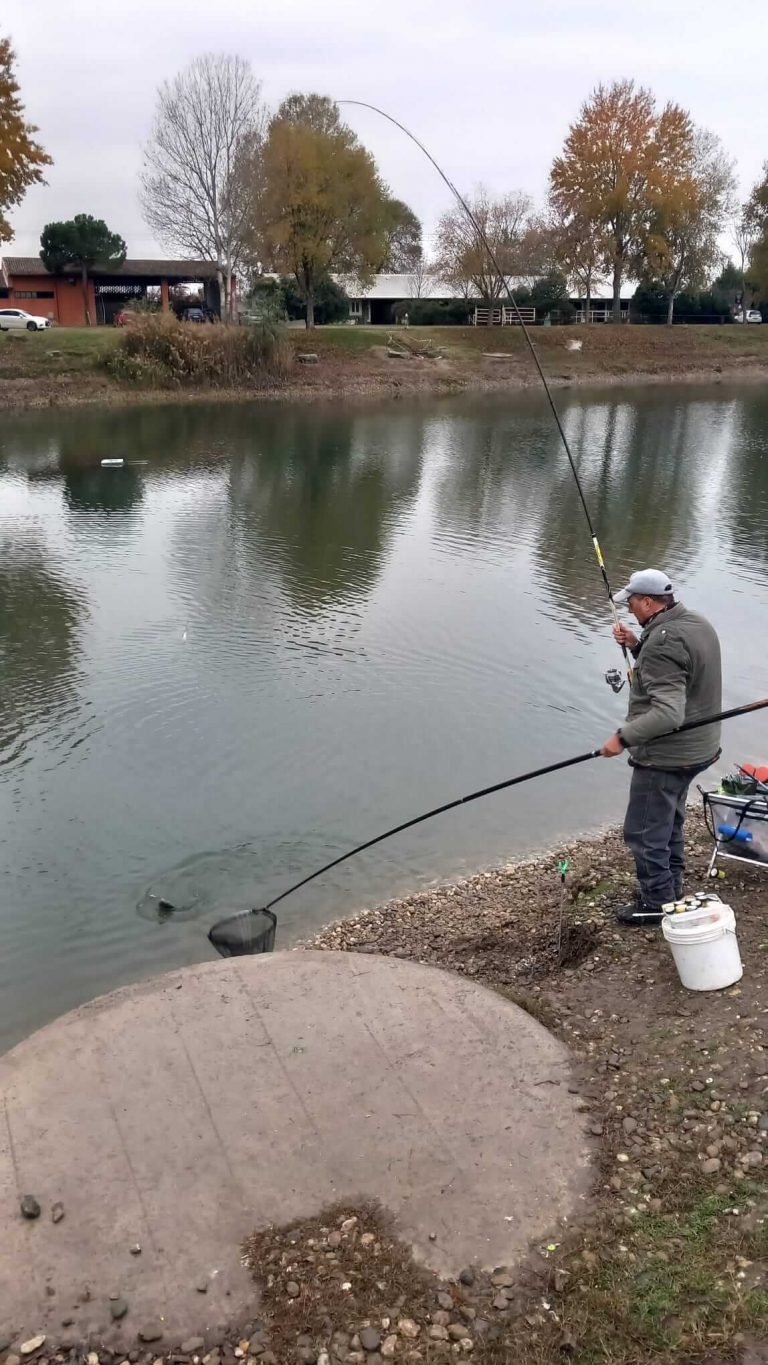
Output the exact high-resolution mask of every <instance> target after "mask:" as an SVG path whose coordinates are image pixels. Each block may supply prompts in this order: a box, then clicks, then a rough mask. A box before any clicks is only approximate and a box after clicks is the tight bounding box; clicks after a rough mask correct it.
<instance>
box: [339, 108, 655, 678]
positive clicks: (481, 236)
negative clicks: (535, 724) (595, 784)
mask: <svg viewBox="0 0 768 1365" xmlns="http://www.w3.org/2000/svg"><path fill="white" fill-rule="evenodd" d="M338 103H339V104H353V105H356V106H357V107H358V108H359V109H370V110H371V112H372V113H374V114H379V115H380V117H381V118H384V119H386V120H387V122H388V123H391V124H393V125H394V127H395V128H399V129H400V132H401V133H405V136H406V137H407V138H410V140H411V142H413V143H415V145H416V146H417V147H418V148H419V150H420V151H421V152H423V153H424V155H425V157H426V158H427V160H428V161H430V162H431V164H432V165H433V166H434V168H435V170H436V171H437V173H438V175H439V176H440V179H441V180H442V181H443V182H444V184H445V185H447V186H448V189H449V190H450V192H451V194H452V195H453V197H454V199H456V201H457V203H458V204H459V205H460V206H461V208H462V209H463V210H464V212H465V213H466V215H467V218H468V219H469V221H470V223H471V224H472V227H473V229H474V231H475V233H476V234H477V240H478V243H479V245H480V246H481V247H483V248H484V249H485V251H486V252H487V254H488V259H489V260H490V262H491V264H492V265H493V268H494V270H495V271H496V274H497V276H498V278H499V282H500V284H501V286H502V289H504V290H505V291H506V295H507V298H508V299H509V302H510V303H511V305H512V308H513V310H514V314H515V321H516V323H517V325H518V326H519V327H520V328H521V330H522V333H523V336H524V337H525V340H526V343H527V345H528V350H529V351H530V353H531V358H532V360H533V363H534V365H535V367H536V371H537V373H538V376H539V379H540V380H541V382H542V384H543V386H544V392H545V393H546V395H547V402H548V403H549V407H550V410H551V412H552V416H553V418H554V419H555V425H556V426H557V430H558V432H559V434H560V440H561V441H562V443H563V449H564V450H565V453H566V455H567V456H568V463H569V465H570V466H571V473H572V474H573V477H574V479H575V481H576V488H577V489H578V493H579V499H580V501H581V506H582V509H583V511H584V516H585V518H586V522H587V526H588V528H589V534H590V537H591V540H592V548H593V550H594V552H595V558H596V560H597V564H598V568H599V570H600V574H601V576H602V579H603V584H604V586H605V591H606V594H607V597H608V601H609V602H610V604H611V611H612V612H613V619H614V623H615V624H616V625H617V626H618V625H619V624H620V623H619V614H618V612H617V610H616V603H615V602H614V600H613V590H612V588H611V583H610V579H609V578H608V570H607V569H606V566H605V560H604V558H603V552H602V550H601V548H600V541H599V540H598V538H597V532H596V530H595V527H594V524H593V521H592V517H591V514H590V511H589V505H588V503H587V499H586V496H585V493H584V489H583V487H582V483H581V479H580V478H579V472H578V470H577V468H576V462H575V460H574V458H573V453H572V451H571V446H570V442H569V440H568V437H567V436H566V434H565V428H564V427H563V423H562V421H561V418H560V413H559V412H558V410H557V405H556V404H555V400H554V398H553V396H552V390H551V388H550V387H549V383H548V381H547V376H546V375H545V373H544V370H543V369H542V366H541V361H540V360H539V356H538V353H537V351H536V347H535V346H534V344H533V339H532V337H531V334H530V332H529V330H528V327H527V326H526V323H525V320H524V318H523V316H522V313H521V312H520V309H519V308H518V306H517V300H516V298H515V295H514V293H513V291H512V286H511V285H510V283H509V279H508V277H507V276H506V275H505V274H504V272H503V270H502V268H501V266H500V265H499V262H498V259H497V257H496V253H495V252H494V250H493V248H492V246H491V244H490V242H489V241H488V238H487V236H486V234H485V232H484V230H483V227H482V225H481V224H480V223H479V222H478V221H477V217H476V216H475V214H474V213H473V212H472V210H471V208H470V207H469V204H468V203H467V201H466V199H465V198H464V197H463V195H462V194H460V192H459V190H458V189H457V188H456V186H455V185H454V183H453V181H452V180H451V179H449V177H448V175H447V174H446V172H445V171H444V170H443V168H442V166H440V165H439V164H438V162H437V161H436V160H435V158H434V157H433V155H432V153H431V152H430V151H429V149H428V148H427V147H425V146H424V143H423V142H421V141H420V139H419V138H417V136H416V134H415V133H412V132H411V130H410V128H406V126H405V124H404V123H401V122H400V120H399V119H396V118H395V117H394V116H393V115H392V114H388V113H387V112H386V110H385V109H380V108H379V107H378V105H376V104H369V103H368V101H367V100H339V101H338ZM619 644H620V648H621V652H622V654H623V655H624V664H625V666H626V670H627V678H628V680H629V682H630V683H631V682H632V664H631V662H630V658H629V652H628V650H627V646H626V645H625V644H622V643H621V641H619ZM615 672H616V670H614V669H609V670H608V672H607V673H606V682H608V684H609V685H610V686H611V687H612V688H613V690H614V692H619V691H621V687H623V686H624V684H623V682H622V683H621V684H620V686H617V685H616V682H615V679H614V677H613V676H612V675H614V674H615Z"/></svg>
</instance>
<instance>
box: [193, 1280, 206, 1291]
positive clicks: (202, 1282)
mask: <svg viewBox="0 0 768 1365" xmlns="http://www.w3.org/2000/svg"><path fill="white" fill-rule="evenodd" d="M195 1289H196V1290H197V1292H198V1294H207V1293H208V1281H207V1280H198V1282H197V1284H196V1285H195Z"/></svg>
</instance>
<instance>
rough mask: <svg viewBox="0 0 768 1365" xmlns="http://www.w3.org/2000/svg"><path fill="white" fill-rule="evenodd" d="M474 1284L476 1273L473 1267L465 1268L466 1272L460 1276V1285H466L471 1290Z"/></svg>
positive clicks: (463, 1271)
mask: <svg viewBox="0 0 768 1365" xmlns="http://www.w3.org/2000/svg"><path fill="white" fill-rule="evenodd" d="M474 1283H475V1272H474V1270H473V1269H472V1266H471V1265H468V1266H466V1267H465V1268H464V1270H462V1272H461V1274H460V1275H459V1284H464V1285H466V1286H467V1288H468V1289H471V1288H472V1285H473V1284H474Z"/></svg>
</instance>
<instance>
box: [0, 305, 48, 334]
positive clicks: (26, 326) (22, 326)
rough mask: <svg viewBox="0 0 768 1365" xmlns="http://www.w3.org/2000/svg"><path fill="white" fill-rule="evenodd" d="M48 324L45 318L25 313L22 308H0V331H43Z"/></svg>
mask: <svg viewBox="0 0 768 1365" xmlns="http://www.w3.org/2000/svg"><path fill="white" fill-rule="evenodd" d="M47 326H48V319H47V318H39V317H36V316H35V314H34V313H25V312H24V309H23V308H0V332H10V331H16V330H17V329H18V330H20V331H25V330H26V331H27V332H44V331H45V329H46V327H47Z"/></svg>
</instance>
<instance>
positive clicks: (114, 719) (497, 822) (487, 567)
mask: <svg viewBox="0 0 768 1365" xmlns="http://www.w3.org/2000/svg"><path fill="white" fill-rule="evenodd" d="M560 401H561V404H562V407H563V411H564V420H565V423H566V427H567V430H568V434H569V436H570V438H571V440H572V442H573V443H574V446H575V448H576V450H577V452H579V454H578V458H579V461H580V468H581V473H582V477H583V479H584V483H585V487H586V492H587V497H588V499H589V502H590V505H591V507H592V509H593V512H594V519H595V522H596V524H597V526H598V529H599V533H600V535H601V539H602V542H603V547H604V550H605V552H606V557H607V559H608V561H609V567H610V569H611V571H612V574H613V577H614V580H615V581H616V582H619V581H621V580H623V578H624V576H625V575H626V574H628V572H629V571H630V570H631V569H632V568H634V567H636V566H638V565H639V566H643V565H646V564H649V563H651V564H661V565H663V566H666V567H667V568H668V570H669V572H670V573H671V574H672V575H673V577H674V579H675V581H676V582H677V583H679V585H680V593H681V596H682V598H683V599H684V600H685V601H686V602H687V603H688V604H689V605H690V606H692V607H696V608H699V609H702V610H704V611H705V612H707V613H708V614H709V615H710V616H711V618H712V619H713V620H714V622H715V623H716V625H717V626H718V628H719V630H720V632H721V635H722V639H723V644H724V649H725V659H726V683H727V685H726V696H727V701H728V702H731V703H737V702H741V701H745V700H747V699H750V698H754V697H757V696H761V695H763V694H764V693H765V692H766V690H767V689H766V645H765V620H766V614H765V613H766V606H767V605H768V589H767V588H766V566H767V563H768V396H766V395H765V394H764V393H762V392H761V391H760V390H758V389H757V388H742V389H740V390H732V389H726V388H725V387H722V388H717V389H714V390H712V389H710V390H707V391H703V390H698V389H692V388H690V387H686V388H680V389H673V388H665V389H663V390H662V389H659V390H651V389H648V390H644V391H640V390H637V391H629V390H622V391H616V390H614V391H611V392H609V393H605V392H593V393H585V392H581V393H579V394H564V395H562V396H561V400H560ZM104 456H123V457H125V459H126V461H127V464H126V467H125V468H123V469H120V470H114V469H112V470H109V469H108V470H102V469H101V468H100V464H99V462H100V460H101V458H102V457H104ZM619 657H620V656H618V652H617V651H616V647H615V645H614V644H613V642H612V640H611V638H610V619H609V614H608V611H607V609H606V606H605V604H604V601H603V599H602V596H601V584H600V580H599V576H598V574H597V572H596V569H595V565H594V561H593V558H592V552H591V547H590V544H589V540H588V538H587V536H586V534H585V529H584V524H583V521H582V517H581V513H580V510H579V506H578V503H577V498H576V493H575V489H574V486H573V482H572V480H571V477H570V474H569V472H568V469H567V466H566V464H565V461H564V457H563V455H562V452H561V450H560V449H559V448H558V445H557V442H556V440H555V437H554V436H553V433H552V424H551V420H550V419H549V418H548V416H547V414H546V412H545V410H544V407H543V404H542V402H541V399H540V398H539V397H538V396H533V395H521V396H519V397H516V398H505V399H503V400H502V399H493V400H492V399H489V398H488V397H482V398H472V399H463V400H461V401H455V402H453V401H452V402H442V403H439V404H438V403H436V402H434V403H424V404H421V405H415V404H412V405H409V404H406V403H402V404H401V403H398V404H396V405H394V404H393V405H390V406H388V407H386V408H365V409H358V410H355V409H348V410H338V409H337V410H334V409H325V408H322V409H321V408H310V407H302V408H288V407H278V406H257V405H248V406H245V405H244V406H240V407H229V406H226V407H225V406H222V407H219V408H214V407H210V408H206V407H199V406H195V407H190V408H184V407H176V406H168V407H163V408H158V409H138V410H136V411H127V412H108V413H97V412H90V411H84V412H81V413H77V412H73V413H67V412H53V413H47V412H46V413H39V414H38V413H28V414H21V415H19V416H17V417H9V416H7V415H6V416H4V417H3V420H2V426H1V428H0V933H1V934H2V938H1V939H0V1047H2V1046H8V1045H10V1044H11V1043H12V1042H13V1041H15V1040H16V1039H18V1038H20V1037H21V1036H23V1035H24V1034H25V1033H27V1032H29V1031H30V1030H31V1029H32V1028H34V1027H36V1026H38V1025H39V1024H41V1023H43V1022H44V1021H46V1020H47V1019H49V1018H51V1017H53V1016H54V1015H56V1014H58V1013H60V1012H61V1011H62V1010H64V1009H67V1008H69V1007H71V1006H73V1005H75V1004H77V1003H78V1002H80V1001H82V1000H85V999H88V998H90V997H91V996H93V995H95V994H97V993H99V992H101V991H104V990H107V989H109V988H111V987H113V986H115V985H118V984H119V983H121V982H127V981H132V980H135V979H137V978H139V977H141V976H146V975H149V974H151V973H152V972H156V971H160V970H162V969H164V968H168V967H172V966H176V965H179V964H182V963H187V962H193V961H197V960H199V959H201V958H205V957H208V956H210V955H211V949H210V948H209V946H208V944H207V941H206V932H207V930H208V928H209V927H210V925H211V923H213V921H214V920H215V919H217V918H218V917H219V916H220V914H221V911H222V907H223V908H224V909H226V908H229V907H232V908H242V907H246V906H249V905H252V904H254V903H260V902H262V901H263V900H264V899H265V898H266V897H268V896H270V895H273V894H277V892H278V891H279V890H281V889H282V888H283V887H284V886H285V885H286V884H287V883H288V882H290V881H292V880H295V879H298V878H299V877H300V876H302V875H304V874H305V873H307V872H309V871H310V870H312V869H313V868H314V867H315V866H317V865H318V864H320V863H322V862H325V861H327V860H328V859H330V858H331V857H333V856H334V855H336V854H338V853H340V852H342V851H344V850H345V849H346V848H348V847H349V846H351V845H352V844H354V843H357V842H358V841H360V840H362V839H365V838H367V837H369V836H371V835H372V834H374V833H376V832H378V830H380V829H381V828H383V827H386V826H387V825H389V824H394V823H396V822H398V821H399V820H401V819H406V818H408V817H409V816H410V815H413V814H416V813H418V812H419V811H420V810H422V809H426V808H427V807H429V806H432V805H435V804H438V803H440V802H442V801H445V800H447V799H450V798H451V797H453V796H455V795H460V794H461V793H462V792H465V791H468V790H470V789H471V788H473V787H477V786H482V785H485V784H487V783H489V782H493V781H495V780H500V779H502V778H504V777H506V776H510V775H512V774H513V773H515V772H517V771H520V770H522V769H525V768H528V767H532V766H536V765H538V764H540V763H545V762H549V761H552V760H555V759H557V758H559V757H562V756H566V755H568V754H570V753H573V752H580V751H582V750H584V749H586V748H590V747H592V746H593V745H595V744H596V743H597V742H599V741H601V740H602V739H603V738H604V737H605V735H606V734H607V733H609V731H610V730H611V728H612V727H613V726H614V725H615V723H616V721H617V720H618V718H619V717H620V715H621V714H622V713H623V697H618V698H616V697H614V696H613V694H612V693H611V692H610V690H609V689H608V688H607V687H606V685H605V683H604V682H603V674H604V672H605V669H606V668H607V667H608V666H610V665H613V664H616V663H618V662H619ZM744 756H753V757H756V758H761V759H762V760H764V761H765V760H766V759H768V724H766V722H765V721H763V720H762V718H755V719H752V720H749V721H738V722H735V723H734V724H732V725H731V727H730V728H729V730H728V732H727V740H726V750H725V755H724V758H725V760H727V761H728V762H730V761H732V760H734V759H738V758H742V757H744ZM626 783H627V773H626V768H625V766H624V765H623V764H620V763H613V764H608V763H594V764H590V765H588V766H587V767H585V768H582V769H578V770H575V771H574V772H571V773H567V774H565V775H563V776H562V778H559V779H558V778H550V779H545V780H543V781H541V782H539V783H536V784H532V785H531V786H529V787H526V788H523V789H520V790H518V791H513V792H511V793H508V794H506V795H502V796H498V797H495V798H491V799H489V800H487V801H484V802H481V803H478V804H477V805H476V806H471V807H468V808H467V809H465V810H463V811H461V812H456V813H451V814H450V815H448V816H446V817H443V818H441V819H439V820H437V821H435V822H434V823H432V824H429V825H426V826H423V827H422V828H420V829H418V830H415V831H413V832H411V833H410V834H408V835H404V836H402V837H400V838H399V839H397V840H394V841H392V842H391V843H386V844H384V845H383V846H381V847H379V848H377V849H375V850H373V851H371V853H369V854H367V855H365V856H363V857H361V858H359V859H355V860H352V861H351V862H350V863H348V864H347V865H345V866H344V867H343V868H340V869H338V871H337V872H335V873H333V874H331V875H329V876H328V877H326V878H324V879H323V880H321V881H319V882H318V883H316V884H314V885H313V886H311V887H309V888H307V889H306V890H305V891H303V892H301V893H300V894H299V895H297V896H296V897H292V898H290V899H289V900H288V901H286V903H285V905H284V906H283V907H282V909H281V917H280V941H281V942H282V943H283V944H286V943H288V942H290V941H291V940H293V939H295V938H297V937H298V936H300V935H302V934H304V933H306V932H308V931H309V930H311V929H312V928H313V927H314V926H316V925H318V924H320V923H322V922H323V921H325V920H327V919H329V918H331V917H335V916H337V915H339V914H341V913H344V912H350V911H352V910H354V909H355V908H358V907H360V906H362V905H365V904H370V903H373V902H375V901H377V900H380V899H383V898H385V897H388V896H392V895H396V894H399V893H402V892H405V891H408V890H413V889H415V888H417V887H419V886H420V885H424V884H426V883H428V882H430V881H431V880H434V879H440V880H446V879H448V878H450V877H451V876H453V875H456V874H459V873H462V872H466V871H469V870H472V869H475V868H477V867H480V866H482V865H484V864H488V863H491V862H494V861H499V860H502V859H504V858H506V857H508V856H509V855H513V854H515V853H518V852H520V851H522V850H526V851H527V850H531V849H533V848H535V847H541V846H546V845H551V844H553V843H556V842H557V840H558V839H561V838H565V837H566V836H567V835H571V834H574V833H576V832H578V831H581V830H584V829H586V828H590V827H595V826H597V825H599V824H601V823H603V822H605V821H607V820H614V819H616V818H618V817H619V815H620V814H621V808H622V799H623V794H624V791H625V788H626ZM158 895H162V896H165V897H167V898H168V899H169V900H170V901H172V902H174V903H178V904H183V905H184V906H185V907H187V910H186V911H185V912H184V914H182V915H179V916H172V917H171V918H170V919H167V920H166V921H165V922H163V923H159V922H158V919H157V914H156V910H155V905H156V902H155V901H154V900H153V899H152V898H153V896H154V897H156V896H158Z"/></svg>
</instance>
